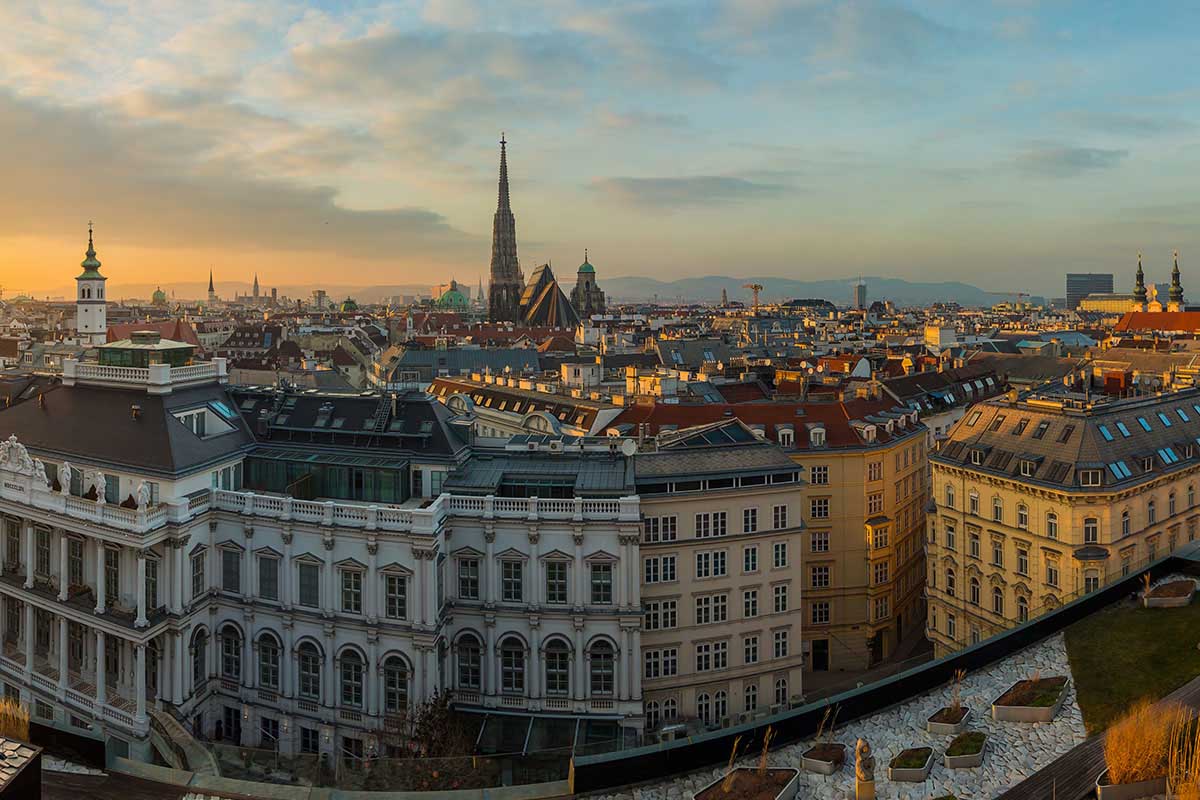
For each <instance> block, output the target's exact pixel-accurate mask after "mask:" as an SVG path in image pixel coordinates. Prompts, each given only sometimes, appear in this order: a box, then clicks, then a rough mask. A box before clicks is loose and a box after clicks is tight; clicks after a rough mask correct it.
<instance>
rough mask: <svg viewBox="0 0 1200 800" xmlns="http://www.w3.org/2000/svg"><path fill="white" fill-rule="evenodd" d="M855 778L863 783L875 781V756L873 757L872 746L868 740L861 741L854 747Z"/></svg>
mask: <svg viewBox="0 0 1200 800" xmlns="http://www.w3.org/2000/svg"><path fill="white" fill-rule="evenodd" d="M854 777H855V778H857V779H858V780H860V781H863V782H868V781H874V780H875V756H873V755H871V745H870V744H868V743H867V740H866V739H859V740H858V743H857V744H855V745H854Z"/></svg>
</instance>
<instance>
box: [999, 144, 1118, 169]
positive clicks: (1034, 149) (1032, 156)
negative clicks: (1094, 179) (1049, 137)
mask: <svg viewBox="0 0 1200 800" xmlns="http://www.w3.org/2000/svg"><path fill="white" fill-rule="evenodd" d="M1128 155H1129V151H1128V150H1108V149H1104V148H1099V147H1078V146H1072V145H1063V144H1054V143H1050V142H1034V143H1032V144H1030V145H1029V146H1028V147H1026V148H1025V149H1024V150H1023V151H1021V152H1020V153H1018V154H1017V156H1016V158H1015V159H1014V164H1015V165H1016V167H1017V169H1019V170H1020V171H1022V172H1025V173H1027V174H1030V175H1039V176H1044V177H1051V178H1070V177H1074V176H1076V175H1080V174H1083V173H1085V172H1093V171H1096V170H1106V169H1113V168H1114V167H1117V166H1119V165H1120V164H1121V162H1122V161H1124V160H1125V158H1126V157H1128Z"/></svg>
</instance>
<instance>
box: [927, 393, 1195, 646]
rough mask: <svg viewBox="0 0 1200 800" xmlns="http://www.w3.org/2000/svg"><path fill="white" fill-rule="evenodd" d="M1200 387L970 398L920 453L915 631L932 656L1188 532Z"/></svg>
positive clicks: (1032, 612) (1058, 600) (1086, 587)
mask: <svg viewBox="0 0 1200 800" xmlns="http://www.w3.org/2000/svg"><path fill="white" fill-rule="evenodd" d="M1197 437H1200V390H1196V389H1189V390H1184V391H1178V392H1170V393H1162V394H1155V395H1152V396H1147V397H1135V398H1130V399H1115V398H1113V397H1110V396H1107V395H1104V394H1101V393H1099V392H1097V393H1095V394H1093V393H1090V392H1089V393H1082V392H1073V391H1067V390H1066V389H1065V388H1064V387H1062V386H1056V385H1052V384H1051V385H1047V386H1046V387H1044V388H1042V389H1040V390H1037V391H1031V392H1028V393H1025V394H1020V395H1019V394H1017V393H1016V392H1015V391H1014V392H1009V393H1008V394H1007V395H1005V396H1003V397H998V398H994V399H992V400H988V401H986V402H983V403H979V404H977V405H975V406H974V407H973V408H972V409H971V410H970V411H969V412H968V413H967V415H966V416H965V417H964V418H963V420H961V421H960V422H959V423H958V425H956V426H955V427H954V428H953V429H952V430H951V432H950V435H949V438H948V439H947V441H946V442H945V444H944V445H943V446H942V447H941V449H940V450H939V451H938V452H936V453H934V454H933V455H932V456H931V457H930V462H931V466H932V481H933V488H932V492H933V501H934V504H935V510H934V511H933V512H932V513H930V515H929V519H928V541H927V543H926V552H927V560H928V563H929V574H928V588H927V592H928V595H929V617H928V623H927V630H928V636H929V638H930V639H931V640H932V641H933V642H934V644H935V649H936V651H937V655H939V656H941V655H944V654H946V653H949V652H953V651H954V650H957V649H960V648H962V647H966V646H968V645H970V644H973V643H975V642H977V641H979V640H980V639H982V638H986V637H987V636H990V635H991V634H993V633H995V632H997V631H1000V630H1003V629H1005V628H1007V627H1010V626H1012V625H1016V624H1019V623H1021V622H1025V621H1026V620H1028V619H1029V618H1030V617H1032V616H1036V615H1037V614H1039V613H1041V612H1042V611H1044V610H1047V609H1052V608H1056V607H1058V606H1059V605H1061V604H1062V603H1063V602H1066V601H1067V600H1069V599H1071V598H1073V597H1075V596H1078V594H1079V593H1081V592H1088V591H1092V590H1094V589H1096V588H1098V587H1100V586H1103V585H1104V584H1105V583H1106V582H1108V581H1109V580H1111V579H1113V578H1114V577H1117V576H1121V575H1125V574H1128V572H1129V571H1130V570H1131V569H1134V568H1136V566H1138V565H1140V564H1143V563H1145V562H1146V561H1147V560H1153V559H1155V558H1157V557H1159V556H1162V555H1165V554H1166V553H1168V552H1170V551H1172V550H1174V549H1175V548H1176V547H1178V546H1179V545H1180V544H1181V543H1183V542H1186V541H1192V540H1193V539H1194V538H1195V536H1196V526H1197V520H1198V519H1200V508H1197V505H1196V490H1197V486H1200V446H1198V445H1197V441H1200V439H1198V438H1197Z"/></svg>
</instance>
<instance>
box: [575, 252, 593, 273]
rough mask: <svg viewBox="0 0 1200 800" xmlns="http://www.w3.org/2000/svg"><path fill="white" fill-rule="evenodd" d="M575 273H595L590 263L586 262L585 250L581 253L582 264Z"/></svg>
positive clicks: (586, 254)
mask: <svg viewBox="0 0 1200 800" xmlns="http://www.w3.org/2000/svg"><path fill="white" fill-rule="evenodd" d="M577 271H578V272H595V271H596V268H595V267H593V266H592V265H591V263H590V262H589V261H588V253H587V250H586V249H585V250H584V251H583V263H582V264H580V265H579V269H578V270H577Z"/></svg>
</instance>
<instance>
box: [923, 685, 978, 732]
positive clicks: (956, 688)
mask: <svg viewBox="0 0 1200 800" xmlns="http://www.w3.org/2000/svg"><path fill="white" fill-rule="evenodd" d="M966 674H967V673H966V670H962V669H956V670H955V671H954V685H953V688H952V689H951V694H950V705H948V706H942V708H940V709H938V710H937V711H936V712H934V713H933V715H932V716H930V717H929V719H927V720H925V730H927V731H929V732H930V733H932V734H934V735H936V736H957V735H958V734H960V733H962V732H963V731H965V730H966V729H967V723H968V722H970V721H971V709H969V708H967V707H966V706H964V705H963V704H962V698H961V692H962V680H963V677H965V676H966Z"/></svg>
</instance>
